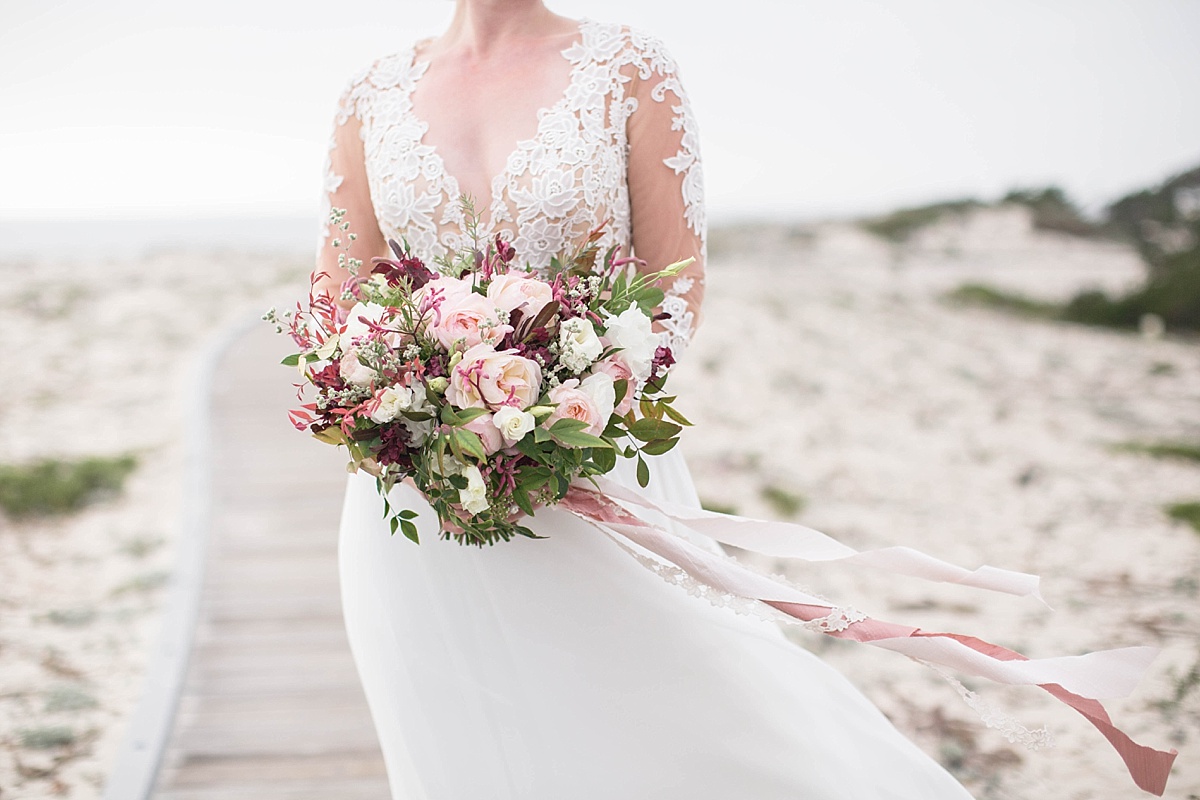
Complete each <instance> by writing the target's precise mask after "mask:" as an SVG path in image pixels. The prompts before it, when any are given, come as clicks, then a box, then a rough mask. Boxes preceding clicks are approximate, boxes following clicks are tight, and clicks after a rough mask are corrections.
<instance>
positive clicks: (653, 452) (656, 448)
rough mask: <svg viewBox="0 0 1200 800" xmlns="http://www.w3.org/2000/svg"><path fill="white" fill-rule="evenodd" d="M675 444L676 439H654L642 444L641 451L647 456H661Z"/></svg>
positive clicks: (677, 442) (676, 442)
mask: <svg viewBox="0 0 1200 800" xmlns="http://www.w3.org/2000/svg"><path fill="white" fill-rule="evenodd" d="M677 444H679V440H678V439H656V440H654V441H653V442H650V443H648V444H646V445H644V446H643V447H642V452H643V453H645V454H646V455H648V456H661V455H662V454H663V453H665V452H667V451H668V450H670V449H671V448H672V447H674V446H675V445H677Z"/></svg>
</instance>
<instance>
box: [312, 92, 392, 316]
mask: <svg viewBox="0 0 1200 800" xmlns="http://www.w3.org/2000/svg"><path fill="white" fill-rule="evenodd" d="M367 87H368V84H367V81H366V75H365V74H364V75H362V76H360V77H358V78H356V79H354V80H352V81H351V82H350V84H349V85H348V86H347V87H346V90H345V91H344V92H343V93H342V96H341V98H340V100H339V101H338V108H337V115H336V117H335V118H334V126H333V134H332V135H331V136H330V138H329V152H328V155H327V156H326V160H325V185H324V188H323V191H322V198H323V203H322V216H321V220H320V225H321V234H320V241H319V242H318V245H317V259H316V271H315V272H314V274H313V292H314V294H315V293H324V294H328V295H331V296H332V297H334V298H335V299H336V300H337V301H338V302H339V304H341V305H346V303H345V301H342V300H341V299H340V298H341V287H342V284H343V283H344V282H345V281H346V279H347V278H349V277H350V273H349V271H348V270H347V269H346V268H345V266H343V265H342V264H341V263H339V256H342V255H344V256H345V257H346V258H348V259H350V258H353V259H359V260H361V261H362V262H363V267H364V268H369V267H370V264H371V258H372V257H374V256H382V255H385V254H386V252H387V243H386V242H385V241H384V239H383V234H382V233H380V231H379V223H378V221H377V220H376V217H375V207H374V205H373V204H372V203H371V193H370V189H369V187H368V185H367V170H366V164H365V160H364V156H363V121H362V111H363V108H364V106H365V102H366V97H367V94H366V88H367ZM334 208H338V209H345V211H346V214H345V217H344V221H345V222H346V223H347V224H348V229H347V230H342V229H340V227H339V228H335V227H334V226H333V225H331V224H330V211H331V210H332V209H334ZM350 233H353V234H354V239H353V241H350V239H349V236H348V234H350ZM347 243H349V249H346V245H347Z"/></svg>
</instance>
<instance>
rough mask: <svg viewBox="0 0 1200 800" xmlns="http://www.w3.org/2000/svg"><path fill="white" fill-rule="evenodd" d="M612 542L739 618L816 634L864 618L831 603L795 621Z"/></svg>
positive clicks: (620, 542) (777, 577)
mask: <svg viewBox="0 0 1200 800" xmlns="http://www.w3.org/2000/svg"><path fill="white" fill-rule="evenodd" d="M614 541H616V542H617V544H618V545H619V546H620V547H621V548H622V549H624V550H625V551H626V552H628V553H629V554H630V555H631V556H633V557H634V558H635V559H636V560H637V562H638V563H639V564H641V565H642V566H643V567H645V568H646V569H648V570H650V571H651V572H653V573H654V574H655V575H657V576H658V577H660V578H662V579H663V580H664V581H666V582H667V583H669V584H671V585H673V586H678V587H680V588H681V589H683V590H684V591H686V592H687V593H688V594H690V595H691V596H692V597H698V598H700V599H702V600H704V601H706V602H708V603H709V604H710V605H713V606H715V607H717V608H727V609H729V610H731V611H733V612H734V613H737V614H741V615H742V616H746V617H755V618H757V619H761V620H765V621H767V622H775V623H780V624H786V625H792V626H795V627H799V628H804V629H806V630H810V631H815V632H817V633H829V632H830V631H844V630H846V628H849V627H850V626H851V625H853V624H854V623H856V622H862V621H863V620H865V619H867V615H866V614H864V613H862V612H861V611H859V610H858V609H856V608H853V607H850V606H833V604H832V603H830V605H831V608H830V611H829V613H828V614H827V615H825V616H824V617H819V618H817V619H813V620H809V621H808V622H805V621H803V620H799V619H796V618H795V617H793V616H789V615H788V614H784V613H783V612H781V611H779V610H777V609H775V608H773V607H771V606H769V605H767V604H766V603H763V602H761V601H759V600H754V599H752V598H749V597H739V596H738V595H735V594H730V593H729V592H723V591H721V590H720V589H715V588H713V587H712V586H709V585H708V584H706V583H702V582H700V581H698V580H696V579H695V578H693V577H692V576H691V575H689V574H687V572H685V571H684V570H682V569H680V568H679V567H677V566H675V565H674V564H667V563H665V562H663V561H660V560H658V559H657V558H654V557H653V556H649V555H646V554H645V553H643V552H642V551H640V550H639V549H637V548H635V547H633V546H632V545H630V544H628V543H627V542H625V541H623V540H621V539H616V538H615V537H614ZM724 558H725V559H726V560H728V561H732V562H735V563H737V564H738V565H739V566H741V567H743V568H745V569H749V570H751V571H754V572H759V574H762V575H766V573H765V572H760V571H759V570H756V569H754V568H753V567H750V566H748V565H746V564H744V563H742V562H740V561H737V559H735V558H732V557H730V556H724ZM770 578H771V579H772V580H775V581H778V582H779V583H782V584H785V585H787V586H791V587H793V588H795V589H797V590H798V591H802V592H804V593H806V594H809V595H811V596H813V597H816V598H818V599H820V600H823V601H825V602H829V601H828V600H827V599H826V598H824V597H822V596H821V595H819V594H816V593H815V592H813V591H811V590H810V589H807V588H804V587H802V586H798V585H797V584H795V583H793V582H792V581H791V580H790V579H788V578H787V577H785V576H783V575H771V576H770Z"/></svg>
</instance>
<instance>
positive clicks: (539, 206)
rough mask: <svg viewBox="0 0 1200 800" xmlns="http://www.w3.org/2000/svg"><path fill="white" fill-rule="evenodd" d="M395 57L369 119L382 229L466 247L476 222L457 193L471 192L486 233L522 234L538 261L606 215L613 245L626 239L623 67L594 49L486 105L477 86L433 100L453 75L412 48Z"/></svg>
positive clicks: (425, 244) (371, 173)
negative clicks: (490, 108)
mask: <svg viewBox="0 0 1200 800" xmlns="http://www.w3.org/2000/svg"><path fill="white" fill-rule="evenodd" d="M393 62H394V63H390V64H383V65H380V66H381V69H380V70H379V71H378V72H377V74H376V75H375V76H374V78H375V81H374V83H375V91H374V92H373V93H372V95H373V96H372V97H371V98H370V103H369V106H368V108H367V109H365V111H366V114H365V115H364V118H363V128H362V136H363V145H364V156H365V167H366V172H367V178H368V184H369V186H370V189H371V197H372V201H373V202H374V205H375V209H376V215H377V217H378V221H379V224H380V227H381V229H382V231H383V233H384V234H385V236H397V237H403V238H406V239H408V240H409V241H410V243H411V244H413V245H414V246H416V247H418V248H420V249H421V250H423V251H425V252H428V253H430V254H432V255H440V254H444V253H445V252H446V251H447V250H450V249H455V248H457V247H460V246H462V245H463V244H464V237H465V235H466V227H467V225H466V222H467V220H466V219H465V216H464V214H463V207H462V204H461V202H460V198H461V197H462V196H463V195H469V196H470V197H471V199H472V201H473V204H474V207H475V211H476V213H477V215H478V216H479V220H480V227H481V228H482V231H481V232H482V233H483V234H485V235H488V236H490V235H492V234H501V235H503V236H505V238H507V239H509V240H510V241H514V243H515V244H516V245H517V246H518V251H519V252H520V251H521V250H522V249H523V250H524V251H525V253H526V255H527V258H529V260H530V261H531V263H535V264H537V263H539V262H543V261H544V262H548V261H549V258H550V257H551V256H552V255H555V254H556V253H557V252H560V251H561V250H563V249H565V248H566V247H567V246H569V245H570V243H571V242H572V240H574V239H578V238H581V237H582V236H584V235H586V233H587V231H588V230H590V229H591V228H594V227H596V226H597V225H599V224H600V223H608V225H609V226H610V228H611V231H612V235H611V240H612V243H624V242H625V241H626V240H627V238H628V190H627V188H626V184H625V170H626V157H627V143H626V138H625V124H624V122H625V118H626V116H627V114H626V104H625V102H624V98H623V92H624V85H623V82H622V80H621V78H620V75H619V73H617V72H616V71H615V70H613V69H611V68H609V67H607V66H606V65H604V64H600V63H597V62H594V61H590V60H587V59H580V60H577V61H573V62H569V69H567V70H565V71H564V72H563V74H561V76H555V77H557V78H558V80H557V83H558V86H557V87H556V86H554V83H555V81H554V80H553V79H550V80H547V81H543V83H542V84H541V85H539V86H536V87H534V88H533V90H531V91H528V92H523V93H522V92H517V91H515V90H514V89H513V88H512V87H509V88H508V89H507V91H511V92H514V95H519V97H516V96H514V97H510V98H509V100H510V102H509V103H508V104H507V105H506V106H504V107H502V108H497V110H496V112H495V113H494V114H491V115H489V114H488V113H487V109H486V108H484V109H480V108H477V107H474V106H475V105H476V103H475V101H472V100H471V97H472V95H471V94H470V93H468V94H466V95H461V96H462V97H463V99H464V100H465V101H466V104H465V107H464V106H460V107H459V108H458V109H457V110H455V109H454V108H452V107H448V106H447V105H446V104H445V103H438V102H434V101H435V100H436V99H437V98H439V97H443V96H444V95H445V93H446V91H447V87H448V86H449V85H452V83H453V81H451V82H450V83H449V84H448V83H447V80H446V79H447V78H453V76H449V75H442V76H438V75H437V74H436V73H430V74H429V75H426V72H427V70H428V69H429V65H428V63H426V62H421V61H418V60H417V59H416V58H415V56H414V53H413V52H412V51H409V52H408V53H401V54H397V56H395V57H394V59H393ZM426 78H430V79H431V80H429V81H428V82H426ZM435 78H436V80H434V79H435ZM497 99H498V100H501V101H503V98H497ZM475 100H476V101H477V100H478V98H475ZM451 105H452V104H451Z"/></svg>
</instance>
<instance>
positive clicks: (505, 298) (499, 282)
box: [487, 271, 554, 317]
mask: <svg viewBox="0 0 1200 800" xmlns="http://www.w3.org/2000/svg"><path fill="white" fill-rule="evenodd" d="M487 296H488V300H491V301H492V304H493V305H495V306H496V308H498V309H500V310H501V311H505V312H509V313H511V312H512V311H514V310H516V309H518V308H519V309H521V312H522V313H523V314H525V315H526V316H530V317H533V316H536V315H537V313H538V312H539V311H541V310H542V309H543V308H545V306H546V304H547V303H549V302H550V301H551V300H553V299H554V292H553V290H552V289H551V288H550V285H549V284H548V283H545V282H544V281H541V280H538V278H537V276H536V275H534V274H533V273H532V272H515V271H514V272H506V273H503V274H501V275H497V276H496V277H495V278H493V279H492V282H491V283H490V284H489V285H488V290H487Z"/></svg>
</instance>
